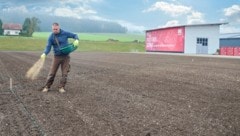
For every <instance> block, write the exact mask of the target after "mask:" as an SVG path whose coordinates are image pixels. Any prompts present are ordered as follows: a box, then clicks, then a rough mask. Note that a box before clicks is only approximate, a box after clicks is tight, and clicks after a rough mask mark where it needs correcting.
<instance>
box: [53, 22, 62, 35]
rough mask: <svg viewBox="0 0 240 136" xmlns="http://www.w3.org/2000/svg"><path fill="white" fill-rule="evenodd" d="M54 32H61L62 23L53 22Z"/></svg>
mask: <svg viewBox="0 0 240 136" xmlns="http://www.w3.org/2000/svg"><path fill="white" fill-rule="evenodd" d="M52 32H53V33H54V34H58V33H60V25H59V24H58V23H53V24H52Z"/></svg>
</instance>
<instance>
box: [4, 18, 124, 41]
mask: <svg viewBox="0 0 240 136" xmlns="http://www.w3.org/2000/svg"><path fill="white" fill-rule="evenodd" d="M11 20H12V21H13V22H18V21H19V20H20V18H19V17H16V18H14V19H11ZM52 20H54V21H55V22H58V23H60V25H61V27H63V29H66V31H73V32H90V33H127V31H128V30H127V28H126V27H123V26H122V25H120V24H118V23H116V22H111V21H101V20H91V19H77V20H76V19H74V18H63V17H52V18H51V19H49V18H48V17H41V21H40V19H38V18H37V17H32V18H25V20H24V22H23V25H22V31H21V33H20V35H22V36H28V37H31V36H32V35H33V33H34V32H37V31H44V32H49V31H52V30H51V24H52V23H53V22H52ZM2 25H3V23H2V20H1V19H0V35H1V34H3V29H2ZM40 27H41V29H40Z"/></svg>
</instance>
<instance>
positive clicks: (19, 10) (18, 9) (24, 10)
mask: <svg viewBox="0 0 240 136" xmlns="http://www.w3.org/2000/svg"><path fill="white" fill-rule="evenodd" d="M2 11H3V12H16V13H28V9H27V8H26V6H24V5H22V6H15V7H7V8H3V9H2Z"/></svg>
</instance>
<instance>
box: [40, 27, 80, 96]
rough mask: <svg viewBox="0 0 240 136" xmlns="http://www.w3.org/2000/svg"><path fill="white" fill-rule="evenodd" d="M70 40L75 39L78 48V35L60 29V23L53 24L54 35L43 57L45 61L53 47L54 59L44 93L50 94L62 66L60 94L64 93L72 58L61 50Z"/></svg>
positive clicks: (49, 40)
mask: <svg viewBox="0 0 240 136" xmlns="http://www.w3.org/2000/svg"><path fill="white" fill-rule="evenodd" d="M68 38H73V39H75V41H74V42H73V45H74V46H78V43H79V38H78V36H77V34H73V33H70V32H66V31H64V30H62V29H60V25H59V24H58V23H53V24H52V34H51V35H50V36H49V38H48V42H47V45H46V48H45V51H44V53H43V54H42V55H41V59H45V58H46V56H47V55H48V53H49V52H50V51H51V48H52V47H53V50H54V58H53V62H52V66H51V69H50V72H49V75H48V78H47V82H46V84H45V86H44V88H43V90H42V92H48V90H49V88H50V87H51V85H52V84H53V81H54V78H55V76H56V73H57V70H58V68H59V66H61V71H62V78H61V80H60V85H59V92H60V93H64V92H66V91H65V88H64V87H65V84H66V83H67V75H68V72H69V69H70V65H69V62H70V56H69V54H64V53H62V52H61V51H60V48H62V47H65V46H67V45H68Z"/></svg>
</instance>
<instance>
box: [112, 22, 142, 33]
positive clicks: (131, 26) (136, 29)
mask: <svg viewBox="0 0 240 136" xmlns="http://www.w3.org/2000/svg"><path fill="white" fill-rule="evenodd" d="M116 22H118V23H119V24H120V25H122V26H124V27H126V28H127V29H128V31H130V32H144V31H145V30H146V27H144V26H137V25H135V24H132V23H130V22H127V21H124V20H117V21H116Z"/></svg>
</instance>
